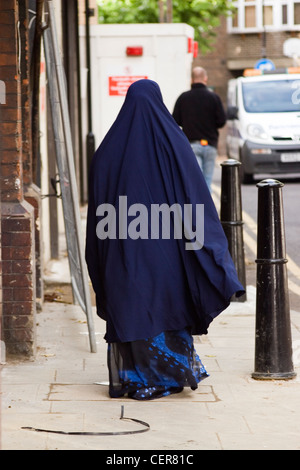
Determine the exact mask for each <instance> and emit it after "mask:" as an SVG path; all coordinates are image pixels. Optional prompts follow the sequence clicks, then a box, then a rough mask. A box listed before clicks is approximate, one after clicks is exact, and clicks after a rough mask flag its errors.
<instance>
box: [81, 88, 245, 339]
mask: <svg viewBox="0 0 300 470" xmlns="http://www.w3.org/2000/svg"><path fill="white" fill-rule="evenodd" d="M120 196H126V197H127V205H128V207H130V206H132V205H133V204H143V205H144V206H145V207H146V208H147V210H148V213H149V214H150V213H151V208H152V207H153V204H159V205H161V204H163V203H165V204H167V205H168V206H169V207H170V206H172V205H173V204H174V203H176V204H180V206H181V207H182V208H183V207H184V205H185V204H190V205H192V207H193V208H194V207H196V205H197V204H204V245H203V247H202V249H199V250H187V249H186V245H185V243H186V240H185V239H184V237H182V239H175V238H174V237H170V239H163V237H162V236H159V238H158V239H154V238H153V237H151V236H150V235H151V234H150V227H149V237H148V239H142V238H137V239H132V238H131V237H130V236H127V238H124V239H123V238H121V239H120V237H119V236H118V234H119V231H118V230H119V225H118V221H119V215H118V209H119V201H120ZM102 204H111V205H112V206H113V207H114V208H115V210H116V229H117V230H116V233H117V236H116V238H115V239H113V238H109V237H107V238H106V239H104V240H101V239H99V237H98V236H97V234H96V228H97V224H98V223H99V221H100V220H101V219H102V220H103V218H102V217H101V216H96V210H97V207H98V206H99V205H102ZM182 213H183V214H184V211H183V210H182ZM102 215H103V214H102ZM123 216H125V215H124V214H123ZM126 217H127V215H126ZM133 219H134V217H129V216H128V218H127V222H128V224H129V223H130V221H132V220H133ZM149 225H150V224H149ZM170 233H171V235H172V230H171V232H170ZM86 262H87V266H88V271H89V275H90V278H91V281H92V285H93V289H94V291H95V294H96V304H97V314H98V315H99V316H100V317H101V318H103V319H104V320H106V322H107V329H106V336H105V339H106V341H107V342H110V343H111V342H126V341H135V340H139V339H145V338H150V337H153V336H156V335H158V334H159V333H161V332H162V331H166V330H181V329H183V328H185V327H190V328H191V331H192V334H206V333H207V328H208V326H209V324H210V323H211V321H212V320H213V319H214V318H215V317H216V316H217V315H218V314H220V313H221V312H222V311H223V310H224V309H226V308H227V307H228V305H229V303H230V299H231V297H232V296H233V295H234V294H236V295H237V296H239V295H242V294H243V293H244V287H243V286H242V285H241V284H240V282H239V280H238V277H237V273H236V270H235V267H234V264H233V261H232V259H231V256H230V254H229V251H228V244H227V239H226V237H225V234H224V231H223V228H222V225H221V223H220V220H219V217H218V214H217V211H216V208H215V205H214V203H213V201H212V198H211V195H210V192H209V190H208V188H207V185H206V182H205V180H204V177H203V175H202V172H201V170H200V168H199V165H198V163H197V161H196V158H195V155H194V153H193V151H192V149H191V146H190V143H189V141H188V140H187V138H186V137H185V135H184V133H183V131H182V130H181V129H180V128H179V126H178V125H177V124H176V122H175V121H174V119H173V117H172V116H171V114H170V113H169V111H168V110H167V108H166V106H165V105H164V103H163V99H162V95H161V92H160V88H159V86H158V85H157V83H155V82H153V81H151V80H139V81H137V82H135V83H134V84H132V85H131V86H130V87H129V89H128V92H127V95H126V98H125V101H124V104H123V106H122V108H121V110H120V112H119V114H118V116H117V118H116V120H115V122H114V123H113V125H112V127H111V128H110V130H109V131H108V133H107V135H106V136H105V138H104V139H103V141H102V143H101V144H100V146H99V148H98V149H97V151H96V152H95V154H94V156H93V160H92V163H91V168H90V176H89V203H88V215H87V231H86Z"/></svg>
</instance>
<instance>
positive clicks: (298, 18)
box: [294, 2, 300, 24]
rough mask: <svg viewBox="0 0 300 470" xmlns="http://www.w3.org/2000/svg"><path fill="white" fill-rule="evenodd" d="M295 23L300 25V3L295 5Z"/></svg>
mask: <svg viewBox="0 0 300 470" xmlns="http://www.w3.org/2000/svg"><path fill="white" fill-rule="evenodd" d="M294 23H295V24H300V2H296V3H295V4H294Z"/></svg>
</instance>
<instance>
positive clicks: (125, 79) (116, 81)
mask: <svg viewBox="0 0 300 470" xmlns="http://www.w3.org/2000/svg"><path fill="white" fill-rule="evenodd" d="M143 78H148V77H147V76H146V75H133V76H129V75H125V76H116V75H114V76H112V77H108V90H109V96H125V95H126V93H127V90H128V87H129V86H130V85H131V84H132V83H134V82H136V81H137V80H141V79H143Z"/></svg>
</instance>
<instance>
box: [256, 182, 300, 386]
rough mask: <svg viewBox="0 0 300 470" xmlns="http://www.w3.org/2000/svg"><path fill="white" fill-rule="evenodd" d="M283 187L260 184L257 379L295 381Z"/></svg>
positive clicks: (266, 183)
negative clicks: (292, 379)
mask: <svg viewBox="0 0 300 470" xmlns="http://www.w3.org/2000/svg"><path fill="white" fill-rule="evenodd" d="M283 186H284V185H283V183H281V182H280V181H277V180H273V179H266V180H263V181H261V182H260V183H258V184H257V187H258V213H257V259H256V263H257V281H256V282H257V292H256V335H255V367H254V372H253V374H252V377H253V378H254V379H291V378H293V377H295V375H296V374H295V373H294V370H293V361H292V355H293V354H292V339H291V324H290V306H289V293H288V279H287V266H286V263H287V259H286V253H285V231H284V219H283V205H282V187H283Z"/></svg>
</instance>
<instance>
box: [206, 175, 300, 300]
mask: <svg viewBox="0 0 300 470" xmlns="http://www.w3.org/2000/svg"><path fill="white" fill-rule="evenodd" d="M212 190H213V195H214V196H215V197H217V198H218V200H219V199H220V195H221V190H220V188H219V187H218V186H216V185H215V184H212ZM242 216H243V221H244V222H245V225H246V227H247V229H248V230H249V231H250V233H252V234H253V235H254V237H255V240H254V239H253V238H252V236H250V234H249V233H248V232H246V231H245V230H244V231H243V238H244V243H245V244H246V245H247V247H248V248H249V249H250V251H251V252H252V253H253V254H254V256H256V246H257V244H256V237H257V223H256V222H255V220H254V219H253V218H252V217H251V216H250V215H249V214H248V213H247V212H245V211H244V210H243V213H242ZM286 258H287V260H288V263H287V269H288V272H290V273H291V274H292V275H293V276H294V277H295V278H296V279H297V280H299V281H300V267H299V266H298V265H297V264H296V263H295V262H294V261H293V260H292V258H291V257H290V256H289V255H288V254H286ZM288 286H289V289H290V290H291V291H292V292H294V293H295V294H297V295H300V286H299V285H298V284H296V283H295V282H294V281H292V280H291V279H288Z"/></svg>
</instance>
